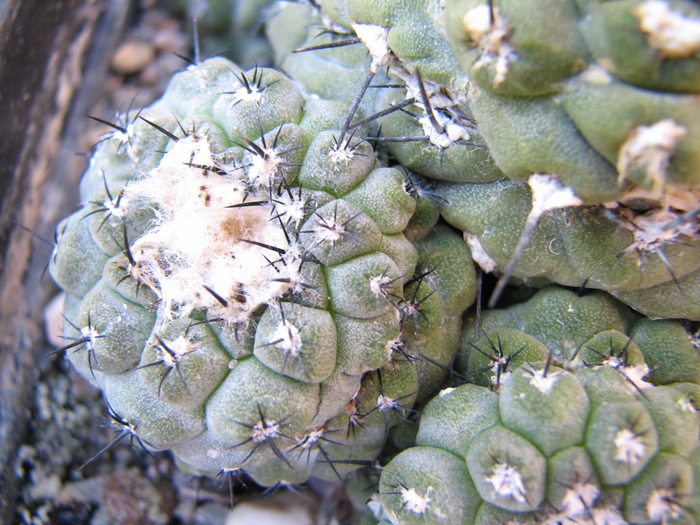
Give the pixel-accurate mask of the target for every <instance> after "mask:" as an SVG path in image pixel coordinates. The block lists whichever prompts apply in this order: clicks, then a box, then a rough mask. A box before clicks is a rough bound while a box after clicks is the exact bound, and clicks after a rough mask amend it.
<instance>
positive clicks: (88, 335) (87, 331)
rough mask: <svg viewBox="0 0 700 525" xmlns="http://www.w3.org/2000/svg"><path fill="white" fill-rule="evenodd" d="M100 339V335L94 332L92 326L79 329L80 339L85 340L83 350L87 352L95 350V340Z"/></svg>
mask: <svg viewBox="0 0 700 525" xmlns="http://www.w3.org/2000/svg"><path fill="white" fill-rule="evenodd" d="M99 337H100V333H99V332H98V331H97V330H95V327H94V326H84V327H83V328H81V329H80V338H81V339H84V340H85V348H86V349H87V350H88V352H92V351H93V350H94V349H95V339H98V338H99Z"/></svg>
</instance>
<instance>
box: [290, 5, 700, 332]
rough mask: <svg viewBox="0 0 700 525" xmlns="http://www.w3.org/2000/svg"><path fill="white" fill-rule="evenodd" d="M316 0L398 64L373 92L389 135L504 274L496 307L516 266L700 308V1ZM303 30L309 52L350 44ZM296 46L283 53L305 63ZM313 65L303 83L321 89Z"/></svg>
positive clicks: (341, 26)
mask: <svg viewBox="0 0 700 525" xmlns="http://www.w3.org/2000/svg"><path fill="white" fill-rule="evenodd" d="M321 10H322V13H323V16H324V17H325V18H323V19H321V20H322V21H323V22H325V28H326V31H327V32H331V33H332V32H335V33H336V34H337V35H341V36H338V37H337V38H336V40H337V39H340V38H341V37H342V38H344V39H345V40H346V41H352V38H351V37H355V40H354V41H357V42H362V43H364V44H365V45H366V47H367V49H368V51H369V54H370V56H371V63H370V66H369V74H368V78H371V77H372V75H375V74H376V73H377V72H379V71H383V70H384V69H385V70H386V71H388V75H389V77H390V78H391V82H388V83H387V82H385V81H384V80H382V79H380V78H378V77H377V80H375V82H374V85H375V86H378V85H382V84H383V85H385V87H387V89H382V90H374V91H380V92H381V93H380V94H379V95H374V96H373V100H375V115H376V116H377V118H378V122H379V123H380V124H381V129H382V134H383V137H381V139H380V140H381V141H382V142H383V143H386V144H387V150H388V152H389V153H390V154H391V155H392V156H393V157H394V158H395V159H397V160H398V161H399V162H401V163H402V164H403V165H404V166H406V167H408V168H410V169H412V170H414V171H416V172H417V173H418V174H420V175H421V176H425V177H429V178H433V179H438V180H440V181H441V182H440V183H439V184H437V185H436V187H435V189H434V191H435V192H436V193H437V194H438V196H439V197H440V202H441V209H442V212H443V214H444V216H445V217H446V219H447V220H448V221H449V222H450V223H451V224H452V225H454V226H456V227H458V228H460V229H462V230H463V231H464V232H465V236H466V238H467V240H468V242H470V244H471V246H472V248H473V251H475V252H476V253H479V254H480V258H479V259H478V260H479V262H480V264H481V266H482V268H483V269H484V270H486V271H490V272H496V273H498V274H499V275H501V282H500V283H499V286H498V287H497V289H496V291H495V292H494V295H493V296H492V299H491V302H490V305H491V306H492V307H493V306H495V305H496V302H497V299H498V297H499V296H500V295H501V293H502V291H503V287H504V286H505V284H506V282H507V280H508V279H509V278H510V277H511V276H512V277H516V278H518V279H521V280H522V279H525V280H527V282H528V284H534V285H537V286H541V285H543V284H547V283H550V282H555V283H558V284H563V285H566V286H577V287H578V286H581V285H584V284H585V286H588V287H593V288H597V289H602V290H606V291H609V292H611V293H613V294H614V295H616V297H618V298H619V299H620V300H622V301H624V302H627V303H628V304H629V305H631V306H633V307H634V308H637V309H639V310H640V311H641V312H643V313H644V314H646V315H649V316H652V317H668V318H673V317H686V318H691V319H700V311H698V308H697V305H698V304H700V296H699V295H698V291H699V290H698V283H699V282H700V279H699V278H698V277H699V274H698V263H697V257H698V255H697V253H698V250H697V241H698V219H697V215H698V210H700V197H699V196H698V190H697V188H698V182H700V181H699V180H698V179H697V173H698V172H699V170H698V157H697V155H698V154H697V152H698V151H700V142H699V141H698V136H699V135H698V133H699V130H698V124H697V123H698V122H700V118H699V116H700V113H699V111H700V105H698V101H697V93H698V88H699V84H698V78H699V77H698V72H699V71H700V69H699V67H700V66H699V64H700V62H699V61H698V57H697V49H698V45H700V44H698V42H700V37H699V36H698V35H699V34H700V29H699V28H700V22H699V20H700V11H698V8H697V5H696V4H694V3H692V2H684V1H678V2H675V1H674V2H667V1H664V0H629V1H628V0H618V1H614V2H602V1H589V2H575V1H573V0H570V1H567V2H560V1H549V0H541V1H537V2H534V3H533V2H528V3H525V2H507V1H503V2H500V1H498V0H494V1H490V2H485V1H477V0H451V1H448V2H445V3H444V6H443V5H442V4H439V3H437V2H432V1H429V0H420V1H419V0H416V1H414V2H411V3H410V4H406V3H405V2H404V3H395V2H381V3H379V4H378V3H376V2H364V1H359V0H358V1H337V2H323V3H322V5H321ZM316 32H317V33H318V30H317V31H316ZM672 35H675V36H676V38H673V37H672ZM300 38H301V37H300V36H299V35H297V37H296V39H295V42H297V43H299V44H300V45H301V46H302V48H304V49H308V50H310V51H309V52H310V53H316V54H318V55H319V56H320V55H321V53H323V54H324V55H323V56H324V57H326V58H325V59H326V60H332V59H330V58H328V57H330V56H333V55H332V53H335V56H339V55H338V53H340V52H338V51H334V49H336V48H332V49H327V50H323V51H318V50H316V47H317V46H316V45H315V44H317V43H318V42H319V39H317V38H308V39H307V40H306V41H305V42H303V43H301V42H300ZM325 38H326V40H332V37H330V36H328V35H326V36H325ZM343 52H344V53H345V51H343ZM277 54H278V56H279V55H280V52H279V51H278V53H277ZM282 56H284V54H282ZM298 56H299V55H295V56H294V58H292V57H291V56H288V57H287V58H282V63H283V64H287V63H289V62H290V61H291V62H292V63H294V64H295V65H296V68H295V70H296V71H300V70H303V68H302V67H301V66H299V65H298V64H299V62H302V61H303V59H301V58H297V57H298ZM313 60H316V59H313ZM313 60H312V59H311V58H309V59H307V63H309V64H311V63H312V62H313ZM308 77H309V75H299V76H298V77H295V78H298V79H299V80H301V81H302V82H303V83H304V84H305V85H307V86H308V88H309V89H310V90H312V91H313V90H315V89H316V86H317V84H318V81H314V80H312V79H309V78H308ZM360 93H362V91H360ZM398 109H401V110H402V111H397V110H398ZM505 177H507V178H508V179H511V180H504V178H505ZM501 190H502V191H501ZM484 194H488V195H489V196H490V197H491V198H493V199H494V200H497V201H498V203H495V202H492V201H488V200H486V201H484V200H482V199H484ZM489 204H493V206H489ZM475 210H481V211H480V213H479V212H476V211H475ZM475 215H478V217H475ZM544 223H547V224H544ZM484 232H486V233H484ZM523 259H529V261H528V260H523Z"/></svg>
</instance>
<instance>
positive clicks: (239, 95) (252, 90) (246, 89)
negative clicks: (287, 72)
mask: <svg viewBox="0 0 700 525" xmlns="http://www.w3.org/2000/svg"><path fill="white" fill-rule="evenodd" d="M265 89H266V88H259V87H258V86H257V84H256V83H255V82H252V83H249V85H248V86H241V87H239V88H238V89H237V90H236V91H233V92H232V93H227V94H228V95H231V96H233V103H232V104H231V105H232V106H235V105H236V104H238V103H239V102H255V103H256V104H259V103H260V101H261V100H262V96H263V92H264V91H265Z"/></svg>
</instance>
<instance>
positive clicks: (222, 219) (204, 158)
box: [126, 134, 300, 324]
mask: <svg viewBox="0 0 700 525" xmlns="http://www.w3.org/2000/svg"><path fill="white" fill-rule="evenodd" d="M214 165H215V158H214V155H213V154H212V152H211V150H210V147H209V142H208V140H207V138H206V137H205V136H201V135H197V134H193V135H190V136H187V137H185V138H182V139H180V140H179V141H178V142H176V143H174V144H173V146H172V149H171V150H170V151H168V152H167V153H166V154H165V155H164V157H163V158H162V160H161V162H160V164H159V165H158V167H156V168H155V169H153V170H152V171H150V172H149V173H147V174H146V175H145V176H144V177H143V178H142V179H140V180H138V181H135V182H132V183H129V184H128V185H127V186H126V191H128V193H129V194H130V195H136V196H139V197H143V198H146V199H149V200H152V201H154V202H156V203H158V208H157V210H156V211H157V214H158V219H157V222H156V224H155V225H154V226H153V227H152V228H151V229H150V230H149V231H148V232H146V233H145V234H144V235H143V236H142V237H140V238H139V239H137V240H136V241H135V242H134V243H133V244H132V246H131V252H132V255H133V258H134V259H135V261H136V265H135V266H136V268H132V269H131V270H130V273H131V275H132V277H134V278H138V279H139V281H140V282H142V283H143V284H146V285H148V286H149V287H150V288H152V289H153V291H154V292H155V293H156V294H157V295H158V296H159V298H160V300H161V304H160V307H161V308H162V310H163V311H164V313H165V315H166V316H169V317H173V316H175V317H177V316H181V317H184V316H187V315H188V314H189V313H190V312H192V311H193V310H195V309H199V308H206V309H209V311H210V317H222V318H223V319H224V320H225V321H226V322H228V323H243V324H245V323H247V322H248V316H249V315H250V313H252V312H253V311H254V310H255V309H257V308H258V307H259V306H261V305H263V304H268V303H271V302H274V301H276V300H277V298H279V297H280V296H281V295H283V294H284V293H285V292H287V291H288V290H290V289H292V288H293V287H294V286H295V285H296V283H298V282H299V280H300V274H299V270H298V268H299V264H295V260H296V259H295V258H296V256H297V254H298V250H295V249H294V246H292V247H290V246H289V245H288V242H287V238H286V236H285V232H284V230H283V228H282V226H281V225H280V224H279V221H277V220H274V219H273V218H272V217H273V215H274V207H275V206H276V205H275V204H274V203H272V202H269V203H268V204H266V205H261V206H246V207H234V208H231V206H236V205H240V204H242V203H243V202H244V199H245V200H246V201H269V191H268V190H267V188H265V187H260V188H259V189H257V190H254V191H253V192H249V193H246V192H247V191H248V190H247V189H246V188H247V183H246V181H244V180H242V179H241V178H239V177H245V174H240V173H239V171H240V170H231V173H230V174H228V175H225V176H222V175H219V174H218V173H211V172H210V171H208V170H206V169H202V166H214ZM237 175H238V176H237ZM255 243H259V244H255ZM261 244H263V245H267V246H272V247H277V248H279V249H281V250H283V251H284V253H282V254H280V253H278V252H275V251H274V250H270V249H269V248H265V247H263V246H261ZM279 259H283V260H284V261H285V264H282V263H281V262H280V263H278V264H276V265H274V266H273V265H271V264H270V263H269V262H268V261H270V260H272V261H275V260H279ZM207 289H209V291H208V290H207ZM212 292H213V293H212ZM215 294H216V295H215Z"/></svg>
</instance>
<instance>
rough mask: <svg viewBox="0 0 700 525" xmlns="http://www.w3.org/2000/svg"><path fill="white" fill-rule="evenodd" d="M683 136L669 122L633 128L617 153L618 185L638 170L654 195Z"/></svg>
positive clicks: (657, 191)
mask: <svg viewBox="0 0 700 525" xmlns="http://www.w3.org/2000/svg"><path fill="white" fill-rule="evenodd" d="M687 133H688V130H687V129H686V128H685V127H683V126H681V125H680V124H677V123H676V122H675V121H674V120H672V119H663V120H660V121H659V122H657V123H656V124H652V125H651V126H637V127H636V128H634V129H633V130H632V132H631V133H630V134H629V136H628V137H627V140H625V142H624V143H623V144H622V146H621V147H620V152H619V153H618V157H617V170H618V172H619V176H618V182H620V183H622V182H623V181H624V180H625V179H626V178H628V176H629V173H630V171H632V170H633V169H635V168H641V169H643V170H644V171H646V174H647V177H648V178H649V179H650V180H651V181H652V182H653V187H652V193H653V194H656V195H658V194H659V193H660V192H661V190H662V189H663V186H664V184H665V182H666V172H667V171H668V165H669V162H670V160H671V155H673V153H674V151H675V150H676V144H677V143H678V141H679V140H680V139H682V138H683V137H685V136H686V135H687Z"/></svg>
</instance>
